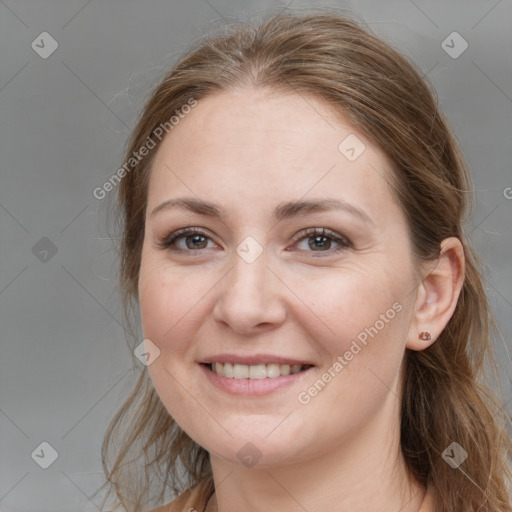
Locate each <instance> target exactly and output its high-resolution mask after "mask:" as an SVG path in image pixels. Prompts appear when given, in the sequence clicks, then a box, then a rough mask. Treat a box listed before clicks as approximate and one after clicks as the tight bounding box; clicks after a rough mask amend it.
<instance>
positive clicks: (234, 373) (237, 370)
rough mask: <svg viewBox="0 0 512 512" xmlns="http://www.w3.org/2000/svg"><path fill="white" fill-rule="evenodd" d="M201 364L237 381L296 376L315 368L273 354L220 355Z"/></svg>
mask: <svg viewBox="0 0 512 512" xmlns="http://www.w3.org/2000/svg"><path fill="white" fill-rule="evenodd" d="M201 364H202V365H203V366H205V367H207V368H208V369H209V370H210V371H211V372H213V373H215V374H216V375H218V376H220V377H226V378H228V379H235V380H239V379H250V380H261V379H274V378H278V377H284V376H289V375H295V374H297V373H300V372H302V371H304V370H307V369H309V368H310V367H312V366H314V365H312V364H311V363H310V362H307V361H300V360H298V359H294V358H288V357H283V356H277V355H271V354H256V355H252V356H242V355H237V354H219V355H216V356H212V357H209V358H206V359H205V360H203V361H202V362H201Z"/></svg>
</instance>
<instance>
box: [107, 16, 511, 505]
mask: <svg viewBox="0 0 512 512" xmlns="http://www.w3.org/2000/svg"><path fill="white" fill-rule="evenodd" d="M245 86H256V87H265V88H270V89H272V90H275V91H283V92H287V93H288V92H293V91H295V92H297V93H299V94H302V95H307V94H312V95H315V96H316V97H318V98H320V99H323V100H324V101H327V102H328V103H329V104H330V105H331V106H332V109H333V110H334V111H337V112H339V113H340V114H341V115H343V116H345V117H347V118H348V119H349V120H350V122H351V123H352V124H353V126H354V127H355V128H356V129H357V130H359V131H360V132H361V133H362V134H365V135H366V136H367V137H368V138H369V139H370V140H372V141H373V142H374V143H375V144H376V145H378V146H379V147H380V148H381V149H382V150H383V151H384V152H385V153H386V155H387V156H388V157H389V158H390V160H391V162H392V163H393V164H394V174H393V182H394V183H393V185H394V191H395V194H396V197H397V199H398V201H399V202H400V204H401V206H402V208H403V211H404V212H405V215H406V217H407V219H408V225H409V230H410V237H411V240H412V242H413V247H414V257H415V258H416V261H418V262H420V261H427V260H432V259H434V258H436V257H437V256H438V255H439V248H440V243H441V241H442V240H443V239H445V238H447V237H451V236H455V237H458V238H459V239H460V240H461V242H462V244H463V246H464V251H465V257H466V271H465V280H464V285H463V289H462V291H461V295H460V298H459V301H458V304H457V307H456V309H455V312H454V314H453V316H452V318H451V319H450V321H449V323H448V325H447V327H446V328H445V329H444V331H443V332H442V333H441V334H440V336H439V339H438V340H437V341H436V342H435V343H434V344H432V345H431V346H430V347H429V348H427V349H426V350H423V351H410V350H407V351H406V361H405V369H404V381H403V383H404V386H403V389H404V391H403V397H402V409H401V449H402V452H403V455H404V457H405V461H406V463H407V466H408V468H409V470H410V472H411V474H412V475H413V476H414V478H415V479H417V480H418V481H419V482H421V483H423V484H424V485H429V486H432V487H433V489H434V491H435V510H436V511H437V512H448V511H456V512H468V511H477V510H478V511H487V512H510V511H511V510H512V506H511V502H510V497H509V494H508V492H507V485H508V484H509V483H510V481H511V476H512V475H511V471H510V465H509V464H510V460H509V457H510V454H511V453H512V446H511V441H510V438H509V436H508V435H507V434H506V430H505V423H506V422H508V421H509V420H510V419H509V418H508V417H507V415H506V411H505V408H504V406H503V405H502V403H501V402H500V400H499V399H498V398H496V396H495V395H494V394H493V393H492V392H491V391H490V390H491V389H492V388H493V387H494V388H496V389H499V377H498V375H497V373H498V372H497V366H496V364H495V361H494V358H493V355H492V346H491V336H490V335H491V334H492V333H493V332H494V330H493V329H492V326H493V321H492V315H491V312H490V309H489V305H488V302H487V299H486V294H485V290H484V287H483V284H482V277H481V270H480V268H479V264H478V261H477V258H476V256H475V255H474V253H473V251H472V250H471V248H470V246H469V245H468V243H467V241H466V235H465V233H464V230H463V224H462V223H463V221H464V220H465V219H467V216H468V214H469V207H470V199H471V194H472V185H471V179H470V175H469V173H468V170H467V167H466V163H465V162H464V159H463V157H462V155H461V153H460V151H459V149H458V146H457V143H456V141H455V139H454V137H453V135H452V133H451V131H450V129H449V127H448V125H447V122H446V120H445V118H444V116H443V114H442V113H441V112H440V110H439V109H438V106H437V101H436V97H435V94H434V93H433V92H432V90H431V88H430V87H429V86H428V84H427V83H426V82H425V80H424V79H423V78H422V77H421V75H420V73H419V72H418V71H417V70H416V69H415V68H414V66H413V65H412V64H411V63H409V62H408V60H407V59H405V58H404V57H403V56H401V55H400V54H399V53H398V52H396V51H395V50H394V49H392V48H391V47H390V46H388V45H387V44H385V43H384V42H382V41H381V40H380V39H379V38H377V37H375V36H374V35H372V34H371V33H370V32H369V31H368V30H367V29H366V28H363V27H362V26H361V25H360V24H359V23H357V22H355V21H354V20H352V19H349V18H346V17H344V16H340V15H338V14H337V13H335V12H332V11H328V10H325V9H324V10H322V11H321V12H309V13H307V14H304V13H302V14H300V15H299V14H293V13H291V14H290V13H284V14H278V15H270V16H267V17H266V18H265V19H264V20H262V21H260V22H259V23H257V24H255V25H253V24H250V23H236V24H235V23H233V24H231V25H229V26H227V27H226V28H225V30H224V31H221V32H220V33H218V34H216V35H215V36H213V37H211V36H209V37H207V38H205V39H203V40H201V41H199V42H198V43H197V44H196V45H195V46H194V47H192V48H190V49H189V50H188V51H187V53H186V54H185V55H184V56H183V57H182V58H181V59H180V60H179V61H178V62H177V64H175V66H174V67H173V68H172V69H171V70H170V71H169V72H168V73H167V75H166V76H165V78H164V79H163V80H162V81H161V83H159V84H158V86H157V87H156V88H155V89H154V90H153V92H152V94H151V95H150V97H149V100H148V101H147V103H146V105H145V107H144V109H143V112H142V115H141V116H140V120H139V122H138V124H137V126H136V128H135V129H134V131H133V134H132V136H131V139H130V141H129V147H128V149H127V151H126V161H129V159H130V158H131V157H132V156H133V154H134V153H136V152H137V153H139V154H140V148H142V147H143V146H145V145H148V141H149V140H151V141H154V142H155V146H156V147H154V148H153V149H151V150H150V151H148V152H147V155H146V156H144V157H143V158H140V160H137V161H133V162H131V163H132V164H133V166H128V167H125V171H126V172H124V173H122V174H123V177H122V180H121V182H120V183H119V185H118V196H117V200H118V204H117V205H116V208H117V209H118V210H117V211H118V213H119V218H118V220H119V225H120V226H121V230H122V232H121V237H120V246H119V257H120V288H121V291H122V299H123V306H124V319H125V322H126V325H127V326H128V334H129V336H131V341H130V343H131V345H130V348H131V350H133V349H134V347H135V345H136V344H138V343H140V342H141V333H140V332H135V331H134V330H133V329H132V327H131V326H133V325H135V323H137V315H138V308H137V307H138V304H137V300H138V289H137V285H138V276H139V267H140V262H141V248H142V244H143V239H144V223H145V210H146V204H147V194H148V180H149V176H150V173H151V164H152V161H153V158H154V155H155V153H156V151H157V149H158V147H159V144H160V139H161V138H160V139H159V137H157V136H155V133H159V132H158V131H156V132H155V130H156V129H157V127H164V128H165V133H171V132H172V123H170V121H169V120H170V119H171V118H172V116H173V115H175V112H176V111H181V110H180V109H182V108H183V107H184V105H187V104H189V105H190V104H191V103H192V102H193V101H197V102H201V100H202V99H204V98H206V97H207V96H208V95H211V94H213V93H215V92H219V91H228V92H229V91H230V90H234V89H235V88H243V87H245ZM165 123H167V124H165ZM160 131H161V129H160ZM165 133H164V134H165ZM170 136H171V137H172V133H171V135H170ZM487 363H488V364H489V365H490V366H489V368H492V369H494V377H495V382H493V384H492V386H491V385H490V384H489V383H488V382H487V380H485V381H484V377H485V375H484V369H485V365H486V364H487ZM135 365H136V369H137V370H136V371H137V372H139V376H138V380H137V382H136V384H135V387H134V389H133V391H132V393H131V394H130V396H129V397H128V398H127V399H126V401H125V402H124V404H123V405H122V407H121V409H120V410H119V411H118V413H117V414H116V416H115V417H114V418H113V420H112V422H111V424H110V426H109V428H108V431H107V433H106V435H105V438H104V443H103V449H102V457H103V466H104V470H105V473H106V477H107V481H106V484H105V485H106V486H108V487H109V490H110V494H111V495H113V497H114V498H115V500H117V503H118V504H120V505H122V506H123V507H124V509H125V510H129V511H140V510H143V509H144V508H145V507H146V506H149V505H150V502H151V500H153V499H154V500H155V504H159V502H161V501H162V500H163V499H165V496H166V494H165V493H166V492H167V491H168V490H169V489H170V490H171V491H172V492H173V493H175V494H178V493H181V492H182V491H183V490H184V489H185V488H187V487H189V486H191V485H193V484H195V483H197V482H198V481H199V480H200V479H202V478H208V476H209V477H210V478H211V467H210V463H209V455H208V452H207V451H206V450H204V448H202V447H200V446H199V445H197V444H196V443H195V442H194V441H193V440H192V439H190V438H189V437H188V436H187V434H186V433H185V432H183V431H182V430H181V429H180V428H179V427H178V425H177V424H176V423H175V422H174V420H173V419H172V417H170V415H169V414H168V412H167V411H166V409H165V407H164V406H163V404H162V403H161V401H160V399H159V397H158V396H157V394H156V391H155V390H154V388H153V387H152V385H151V382H150V379H149V377H148V373H147V371H146V369H145V368H144V367H143V366H142V365H141V364H139V363H138V362H136V363H135ZM453 442H457V443H458V444H459V445H460V446H461V447H463V448H464V449H465V451H466V452H467V453H468V457H467V459H466V460H465V461H464V462H463V463H462V464H461V465H460V466H459V467H458V468H456V469H454V468H452V467H451V466H450V465H449V464H448V463H447V462H445V460H444V459H443V456H442V454H443V452H444V451H445V449H446V448H447V447H448V446H449V445H450V444H451V443H453ZM166 489H167V491H166ZM210 490H211V487H210ZM153 491H156V493H155V494H154V495H153V494H152V492H153Z"/></svg>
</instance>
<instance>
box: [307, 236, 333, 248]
mask: <svg viewBox="0 0 512 512" xmlns="http://www.w3.org/2000/svg"><path fill="white" fill-rule="evenodd" d="M317 242H318V244H317ZM314 244H315V245H313V246H312V245H311V244H310V247H311V249H314V248H318V247H320V248H323V247H327V249H329V248H330V240H329V238H328V237H326V236H316V237H315V238H314Z"/></svg>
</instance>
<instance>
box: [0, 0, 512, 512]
mask: <svg viewBox="0 0 512 512" xmlns="http://www.w3.org/2000/svg"><path fill="white" fill-rule="evenodd" d="M288 2H289V0H288ZM321 5H326V6H331V7H336V8H339V9H340V10H345V11H346V12H347V13H349V14H350V13H351V12H353V13H355V15H356V16H359V17H361V18H364V20H365V21H366V22H367V23H368V25H369V26H370V27H371V28H372V29H374V30H375V31H376V32H377V33H378V34H380V35H381V36H382V37H383V38H384V39H386V40H387V41H388V42H390V43H391V44H392V45H394V46H395V47H397V48H398V49H400V50H401V51H402V52H404V53H405V54H406V55H408V56H409V57H411V58H412V59H413V60H414V61H415V62H416V63H417V64H418V65H419V66H420V67H421V69H422V70H423V71H424V72H425V74H426V75H427V76H428V78H429V79H430V81H431V82H432V83H433V84H434V86H435V87H436V89H437V92H438V95H439V100H440V103H441V105H442V107H443V108H444V110H445V112H446V114H447V115H448V118H449V120H450V122H451V124H452V126H453V128H454V129H455V132H456V134H457V136H458V138H459V140H460V141H461V144H462V147H463V150H464V151H465V154H466V157H467V159H468V162H469V165H470V168H471V172H472V175H473V177H474V182H475V186H476V189H477V194H476V203H475V209H474V212H473V215H472V217H471V219H470V220H469V225H470V230H471V231H472V239H473V242H474V245H475V247H476V248H477V250H478V251H479V252H480V254H481V256H482V258H483V260H484V261H485V263H486V266H487V271H486V276H487V279H488V284H487V288H488V293H489V297H490V300H491V304H492V306H493V308H494V311H495V313H496V316H497V318H498V321H499V324H500V327H501V330H502V332H503V336H504V340H498V341H497V342H496V352H497V356H498V359H499V361H500V365H501V368H502V375H501V380H502V385H503V388H504V389H503V390H504V393H505V398H506V400H507V401H508V400H510V399H512V393H511V389H510V376H511V374H512V365H511V360H510V356H509V353H508V350H507V345H508V346H510V333H511V332H512V289H511V286H510V284H511V282H512V269H511V265H510V254H511V249H512V242H511V240H512V237H511V224H512V223H511V214H512V200H510V199H507V197H506V196H507V195H508V197H512V189H508V188H507V187H512V173H511V171H510V162H511V161H512V144H511V143H510V142H511V141H510V135H511V127H512V116H511V114H512V87H511V84H512V76H511V70H512V66H511V60H510V50H511V49H512V46H511V38H512V33H511V31H510V20H511V19H512V3H511V2H510V1H507V0H501V1H496V0H492V1H486V0H479V1H468V0H460V1H452V2H446V1H441V0H439V1H434V0H429V1H423V2H420V0H415V1H414V2H413V1H412V0H411V1H409V0H402V1H385V2H384V1H379V0H364V1H354V2H352V6H350V5H349V4H348V3H343V2H325V3H320V2H300V1H298V0H297V1H292V2H291V3H289V8H291V9H300V8H303V7H308V6H321ZM267 8H273V9H278V8H283V9H284V8H286V6H285V4H284V3H280V2H270V1H261V0H259V1H257V2H249V1H248V0H246V1H240V2H233V1H228V0H208V2H207V1H202V0H201V1H199V0H197V1H195V0H194V1H190V2H186V3H185V2H184V1H183V2H178V1H156V0H151V1H141V0H139V1H135V0H130V1H126V0H125V1H113V0H107V1H100V0H90V1H87V0H72V1H63V0H52V1H41V0H34V1H23V0H0V119H1V121H2V122H1V124H0V141H1V152H0V154H1V173H2V174H1V181H0V183H1V186H0V226H1V256H0V269H1V271H0V308H1V324H0V325H1V331H0V332H1V357H0V433H1V439H0V511H2V512H21V511H38V512H43V511H52V512H58V511H66V512H75V511H76V512H78V511H94V510H99V509H98V507H97V504H98V503H99V502H100V499H99V497H97V498H95V500H94V501H92V500H89V498H88V497H87V496H88V495H90V494H91V493H92V492H93V491H94V490H96V489H97V487H98V486H99V485H100V483H101V482H102V479H101V477H102V472H101V465H100V458H99V454H100V443H101V439H102V436H103V433H104V431H105V429H106V426H107V424H108V422H109V420H110V419H111V417H112V416H113V414H114V412H115V410H116V409H117V408H118V406H119V405H120V403H121V401H122V399H123V398H124V397H125V396H126V394H127V393H128V391H129V390H130V389H131V386H132V370H131V368H132V363H131V359H130V355H129V353H128V348H127V345H126V343H125V340H124V335H123V330H122V328H121V323H120V322H121V311H120V304H119V298H118V295H117V290H116V266H115V260H114V252H113V251H112V243H111V241H110V240H109V238H108V235H107V231H106V228H105V208H106V200H104V201H99V200H97V199H95V198H94V196H93V194H92V191H93V190H94V189H95V188H96V187H100V186H102V185H103V183H104V182H105V180H106V179H108V177H110V176H111V175H112V174H113V173H114V172H115V171H116V170H117V168H118V167H119V166H120V165H121V164H122V150H123V147H124V144H125V141H126V137H127V136H128V134H129V131H130V129H131V128H132V127H133V126H134V123H135V120H136V115H137V112H138V111H139V109H140V107H141V106H142V101H143V99H144V95H145V94H146V93H147V91H148V87H151V86H152V85H153V84H154V83H155V81H156V80H157V78H158V77H159V76H161V74H162V72H163V71H164V70H165V69H166V68H167V67H168V66H170V65H171V64H172V62H174V60H175V59H176V58H177V56H178V55H179V54H180V53H181V51H183V50H184V49H185V48H186V46H187V45H188V44H189V43H190V41H192V40H193V39H194V38H196V37H198V36H200V35H202V34H203V33H204V32H205V31H208V30H211V29H212V27H215V26H216V25H218V24H219V22H220V21H222V18H228V19H233V18H242V19H244V18H246V17H247V16H248V15H250V14H253V13H261V12H263V11H265V10H266V9H267ZM352 9H353V11H352ZM208 27H210V28H208ZM44 31H46V32H48V33H50V34H51V36H52V37H53V38H54V39H55V40H56V41H57V43H58V48H57V50H56V51H55V52H54V53H53V54H52V55H51V56H49V57H48V58H46V59H43V58H42V57H40V55H39V54H38V53H36V51H34V50H33V49H32V47H31V43H32V41H34V40H36V42H37V40H38V39H36V38H37V36H39V34H41V33H42V32H44ZM453 31H457V32H458V33H459V34H460V35H461V36H462V37H463V38H464V39H465V40H466V41H467V42H468V44H469V47H468V49H467V50H466V51H465V52H464V53H463V54H462V55H461V56H460V57H458V58H456V59H454V58H452V57H451V56H449V55H448V54H447V53H446V52H445V51H444V50H443V48H442V47H441V43H442V41H443V40H445V39H446V37H447V36H448V35H449V34H451V33H452V32H453ZM39 40H40V39H39ZM457 44H458V43H457ZM46 48H48V46H46ZM507 191H509V192H510V193H508V192H507ZM44 237H46V238H47V239H49V240H50V241H51V242H48V240H46V239H44V240H43V241H41V239H42V238H44ZM36 244H37V245H36ZM34 247H35V248H34ZM55 249H56V250H57V252H56V253H55V254H53V253H52V250H53V251H55ZM44 250H46V251H47V253H44ZM45 260H46V261H45ZM508 409H509V410H510V404H509V405H508ZM43 441H46V442H48V443H50V445H51V446H52V447H53V448H54V449H55V450H56V451H57V452H58V458H57V460H56V461H55V462H54V463H53V464H52V465H51V466H50V467H49V468H48V469H42V468H41V467H39V465H38V464H36V462H35V461H34V460H33V458H32V457H31V453H32V452H33V451H34V450H35V449H36V448H37V447H38V446H39V445H40V443H41V442H43ZM36 453H37V452H36ZM39 453H40V451H39ZM46 456H48V451H47V452H46V455H45V457H46Z"/></svg>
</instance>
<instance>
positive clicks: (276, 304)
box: [213, 250, 286, 334]
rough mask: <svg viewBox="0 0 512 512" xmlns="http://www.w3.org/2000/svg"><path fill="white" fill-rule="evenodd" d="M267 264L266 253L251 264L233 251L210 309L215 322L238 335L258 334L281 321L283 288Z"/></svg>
mask: <svg viewBox="0 0 512 512" xmlns="http://www.w3.org/2000/svg"><path fill="white" fill-rule="evenodd" d="M268 263H269V262H268V259H267V257H266V251H265V250H264V251H263V253H262V254H260V256H259V257H258V258H257V259H256V260H255V261H252V262H250V263H249V262H247V261H245V260H244V259H243V258H242V257H241V256H240V255H239V254H238V253H237V252H236V251H234V252H233V258H232V261H231V270H230V271H229V272H228V274H227V275H226V276H225V278H224V279H222V280H221V282H220V283H219V286H220V288H219V290H218V296H217V300H216V303H215V307H214V310H213V315H214V318H215V319H216V321H217V322H220V323H222V324H224V325H227V326H229V327H230V328H231V329H232V330H233V331H235V332H237V333H239V334H253V333H258V332H261V331H263V330H266V329H272V328H275V327H277V326H278V325H280V324H282V323H283V322H284V319H285V317H286V308H285V302H284V295H283V294H284V291H285V286H284V285H283V283H282V282H281V281H280V280H279V279H278V277H277V276H276V275H275V273H274V272H273V271H272V270H271V269H270V268H269V267H268Z"/></svg>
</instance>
